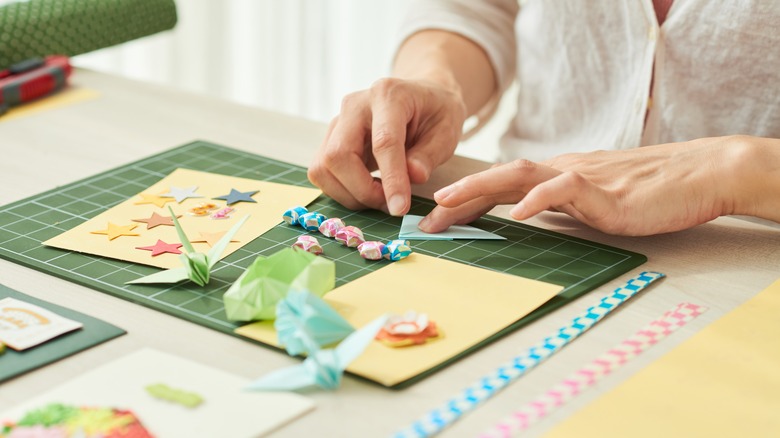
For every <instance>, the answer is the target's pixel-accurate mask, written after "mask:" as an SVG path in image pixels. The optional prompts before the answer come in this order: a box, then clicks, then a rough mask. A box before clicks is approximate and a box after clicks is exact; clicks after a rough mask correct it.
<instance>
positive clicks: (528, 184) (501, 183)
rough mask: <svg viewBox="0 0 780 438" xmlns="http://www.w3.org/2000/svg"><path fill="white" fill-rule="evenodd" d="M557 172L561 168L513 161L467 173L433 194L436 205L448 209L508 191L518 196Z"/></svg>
mask: <svg viewBox="0 0 780 438" xmlns="http://www.w3.org/2000/svg"><path fill="white" fill-rule="evenodd" d="M560 174H561V171H559V170H557V169H553V168H552V167H548V166H543V165H539V164H536V163H534V162H532V161H528V160H516V161H513V162H511V163H507V164H504V165H502V166H498V167H494V168H491V169H488V170H484V171H482V172H479V173H475V174H474V175H469V176H467V177H465V178H463V179H461V180H459V181H457V182H455V183H453V184H450V185H449V186H447V187H444V188H442V189H440V190H439V191H437V192H436V193H434V195H433V196H434V199H435V200H436V202H437V203H438V204H439V205H442V206H445V207H450V208H452V207H457V206H458V205H461V204H463V203H466V202H469V201H471V200H473V199H477V198H481V197H495V196H500V197H505V195H506V194H509V193H516V194H518V195H519V196H520V197H522V196H524V195H525V194H526V193H528V192H529V191H530V190H531V189H533V188H534V187H536V186H537V185H539V184H541V183H543V182H545V181H548V180H550V179H552V178H555V177H556V176H558V175H560ZM518 200H519V199H518Z"/></svg>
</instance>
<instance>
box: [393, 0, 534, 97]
mask: <svg viewBox="0 0 780 438" xmlns="http://www.w3.org/2000/svg"><path fill="white" fill-rule="evenodd" d="M518 10H519V5H518V2H517V0H477V1H475V0H419V1H416V2H414V3H413V5H412V7H411V8H410V11H409V13H408V15H407V19H406V21H405V22H404V24H403V26H402V27H401V31H400V39H399V41H401V42H403V41H405V40H406V39H407V38H409V37H410V36H412V35H413V34H415V33H417V32H420V31H422V30H428V29H437V30H445V31H448V32H453V33H457V34H459V35H461V36H463V37H465V38H468V39H470V40H471V41H473V42H474V43H476V44H477V45H479V46H480V47H482V49H483V50H485V53H487V56H488V58H489V59H490V62H491V63H492V65H493V70H494V71H495V75H496V83H497V84H498V86H499V90H498V91H499V95H500V94H501V93H503V92H504V90H506V89H507V88H508V87H509V85H510V84H511V83H512V80H513V79H514V73H515V62H516V57H517V50H516V43H515V18H516V17H517V12H518ZM399 47H400V44H399ZM491 100H495V99H491ZM480 112H482V111H480Z"/></svg>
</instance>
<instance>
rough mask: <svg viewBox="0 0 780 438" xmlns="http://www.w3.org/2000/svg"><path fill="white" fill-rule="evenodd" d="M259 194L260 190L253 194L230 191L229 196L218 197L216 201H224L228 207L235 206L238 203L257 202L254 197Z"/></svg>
mask: <svg viewBox="0 0 780 438" xmlns="http://www.w3.org/2000/svg"><path fill="white" fill-rule="evenodd" d="M257 192H259V190H255V191H253V192H251V191H250V192H239V191H238V190H236V189H230V193H228V194H227V195H222V196H217V197H216V198H214V199H224V200H225V202H226V203H227V205H232V204H235V203H236V202H241V201H243V202H255V203H256V202H257V201H255V200H254V199H252V195H254V194H255V193H257Z"/></svg>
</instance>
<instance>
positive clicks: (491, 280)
mask: <svg viewBox="0 0 780 438" xmlns="http://www.w3.org/2000/svg"><path fill="white" fill-rule="evenodd" d="M562 289H563V288H562V287H561V286H557V285H553V284H548V283H542V282H539V281H534V280H529V279H526V278H522V277H517V276H513V275H508V274H502V273H498V272H493V271H488V270H485V269H480V268H475V267H473V266H468V265H464V264H461V263H456V262H452V261H448V260H443V259H438V258H435V257H430V256H426V255H423V254H412V255H411V256H409V257H408V258H406V259H404V260H401V261H399V262H395V263H393V264H390V265H389V266H386V267H384V268H382V269H379V270H377V271H375V272H372V273H370V274H368V275H365V276H363V277H361V278H359V279H357V280H355V281H352V282H350V283H347V284H345V285H343V286H341V287H339V288H336V289H334V290H333V291H332V292H330V293H328V294H327V295H325V297H324V299H325V301H327V302H328V304H330V305H331V306H333V307H334V308H335V309H336V311H338V312H339V313H340V314H341V315H342V316H343V317H344V318H345V319H346V320H347V321H349V322H350V323H351V324H352V325H353V326H355V327H358V328H359V327H362V326H364V325H365V324H367V323H369V322H370V321H372V320H373V319H375V318H376V317H378V316H380V315H382V314H384V313H386V312H393V313H398V314H403V313H405V312H406V311H408V310H416V311H418V312H422V313H427V314H428V316H429V317H430V319H431V320H432V321H435V322H436V325H437V327H438V328H439V329H440V330H441V331H442V333H443V337H442V338H441V339H439V340H435V341H432V342H429V343H427V344H424V345H421V346H412V347H404V348H392V347H388V346H386V345H384V344H382V343H380V342H373V343H372V344H371V345H370V346H369V347H368V348H367V349H366V351H365V353H364V354H363V355H362V356H360V358H358V359H357V360H356V361H355V362H353V363H352V364H351V365H350V366H349V367H348V368H347V370H348V371H350V372H352V373H354V374H357V375H361V376H364V377H366V378H369V379H371V380H374V381H377V382H379V383H381V384H383V385H386V386H393V385H396V384H398V383H401V382H403V381H405V380H408V379H409V378H411V377H414V376H416V375H417V374H420V373H421V372H423V371H426V370H428V369H430V368H432V367H434V366H436V365H438V364H440V363H442V362H444V361H446V360H447V359H449V358H451V357H453V356H455V355H457V354H459V353H462V352H463V351H464V350H467V349H468V348H470V347H473V346H475V345H477V344H479V343H480V342H482V341H483V340H485V339H486V338H488V337H490V336H491V335H493V334H495V333H496V332H499V331H500V330H502V329H503V328H505V327H507V326H509V325H510V324H512V323H514V322H515V321H517V320H518V319H520V318H522V317H523V316H525V315H526V314H528V313H530V312H531V311H532V310H534V309H536V308H537V307H539V306H540V305H542V304H544V303H545V302H546V301H547V300H549V299H550V298H552V297H554V296H555V295H556V294H557V293H558V292H560V291H561V290H562ZM236 333H239V334H241V335H243V336H247V337H249V338H252V339H255V340H258V341H260V342H263V343H266V344H271V345H276V346H278V345H279V344H278V343H277V338H276V332H275V331H274V328H273V322H272V321H264V322H257V323H253V324H249V325H246V326H243V327H240V328H239V329H237V330H236Z"/></svg>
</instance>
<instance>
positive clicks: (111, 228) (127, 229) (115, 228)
mask: <svg viewBox="0 0 780 438" xmlns="http://www.w3.org/2000/svg"><path fill="white" fill-rule="evenodd" d="M135 227H137V225H135V224H130V225H114V224H112V223H111V222H109V223H108V228H106V229H105V230H97V231H90V233H91V234H105V235H106V236H108V240H114V239H116V238H117V237H120V236H140V234H138V233H133V232H132V231H133V230H134V229H135Z"/></svg>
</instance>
